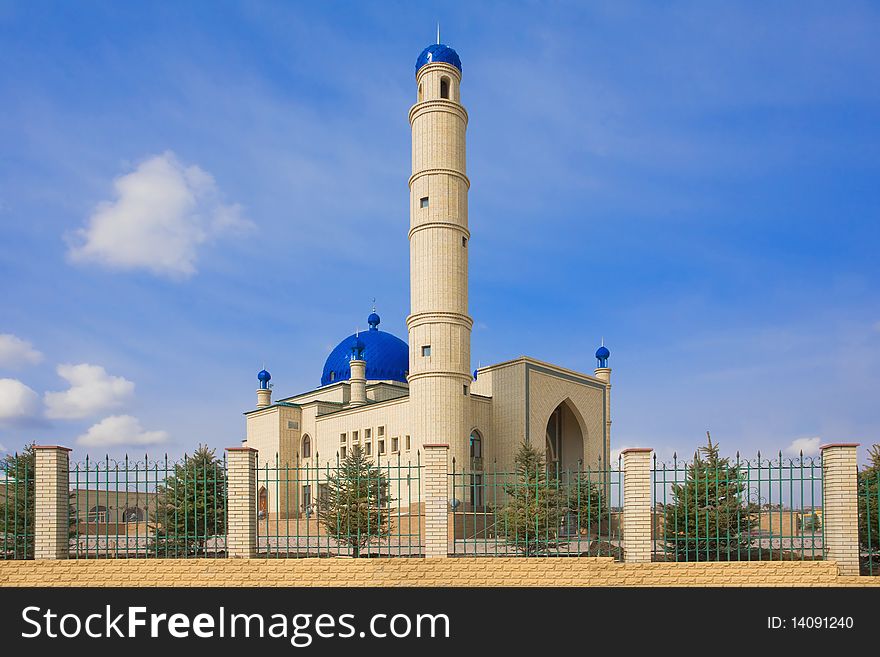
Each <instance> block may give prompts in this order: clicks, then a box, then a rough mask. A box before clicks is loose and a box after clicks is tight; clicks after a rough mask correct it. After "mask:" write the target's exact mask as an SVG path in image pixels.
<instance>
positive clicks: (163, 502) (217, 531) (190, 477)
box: [150, 445, 226, 557]
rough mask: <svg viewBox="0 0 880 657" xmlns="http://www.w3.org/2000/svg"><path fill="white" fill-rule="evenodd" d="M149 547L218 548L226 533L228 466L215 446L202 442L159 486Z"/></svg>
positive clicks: (178, 550)
mask: <svg viewBox="0 0 880 657" xmlns="http://www.w3.org/2000/svg"><path fill="white" fill-rule="evenodd" d="M156 494H157V495H156V505H155V508H154V509H153V510H152V511H151V513H150V521H151V524H152V531H153V539H152V541H151V545H150V551H151V552H153V553H158V554H159V555H160V556H181V557H182V556H190V555H196V554H204V553H206V552H211V551H215V550H219V549H220V546H221V545H222V542H221V541H222V537H224V536H225V535H226V470H225V468H224V466H223V462H222V460H220V459H218V458H217V456H216V453H215V450H213V449H210V448H208V447H207V446H205V445H199V447H198V449H197V450H196V451H195V452H194V453H193V454H191V455H188V456H184V458H183V461H181V462H178V463H175V464H174V465H173V469H172V472H171V474H169V475H168V476H166V477H165V480H164V481H163V483H161V484H159V485H158V486H157V487H156Z"/></svg>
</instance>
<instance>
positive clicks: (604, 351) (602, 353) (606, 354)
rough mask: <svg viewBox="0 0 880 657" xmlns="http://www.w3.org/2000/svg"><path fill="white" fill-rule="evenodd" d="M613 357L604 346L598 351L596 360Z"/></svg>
mask: <svg viewBox="0 0 880 657" xmlns="http://www.w3.org/2000/svg"><path fill="white" fill-rule="evenodd" d="M610 355H611V352H610V351H608V347H606V346H605V345H604V344H603V345H602V346H601V347H599V348H598V349H596V358H608V357H609V356H610Z"/></svg>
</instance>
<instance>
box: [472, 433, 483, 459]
mask: <svg viewBox="0 0 880 657" xmlns="http://www.w3.org/2000/svg"><path fill="white" fill-rule="evenodd" d="M471 458H472V459H481V458H483V437H482V436H481V435H480V432H479V431H477V430H476V429H474V430H473V431H472V432H471Z"/></svg>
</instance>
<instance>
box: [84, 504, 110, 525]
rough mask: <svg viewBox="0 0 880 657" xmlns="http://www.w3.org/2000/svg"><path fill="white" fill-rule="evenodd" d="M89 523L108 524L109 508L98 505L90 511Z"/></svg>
mask: <svg viewBox="0 0 880 657" xmlns="http://www.w3.org/2000/svg"><path fill="white" fill-rule="evenodd" d="M88 522H107V507H106V506H103V505H101V504H98V505H97V506H93V507H92V508H91V509H89V515H88Z"/></svg>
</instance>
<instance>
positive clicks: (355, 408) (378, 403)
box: [315, 395, 409, 422]
mask: <svg viewBox="0 0 880 657" xmlns="http://www.w3.org/2000/svg"><path fill="white" fill-rule="evenodd" d="M406 401H409V395H401V396H400V397H392V398H391V399H382V400H380V401H371V400H367V403H366V404H365V405H363V406H348V405H346V406H345V407H344V408H340V409H339V410H336V411H330V412H329V413H322V414H321V415H318V416H317V417H316V418H315V421H316V422H319V421H321V420H324V419H326V418H328V417H331V416H333V417H338V416H340V415H343V414H345V413H358V412H361V411H364V410H366V409H368V408H369V409H373V408H376V407H377V406H383V405H385V404H389V405H390V404H400V403H402V402H406Z"/></svg>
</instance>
